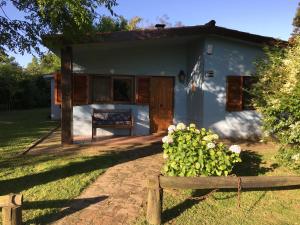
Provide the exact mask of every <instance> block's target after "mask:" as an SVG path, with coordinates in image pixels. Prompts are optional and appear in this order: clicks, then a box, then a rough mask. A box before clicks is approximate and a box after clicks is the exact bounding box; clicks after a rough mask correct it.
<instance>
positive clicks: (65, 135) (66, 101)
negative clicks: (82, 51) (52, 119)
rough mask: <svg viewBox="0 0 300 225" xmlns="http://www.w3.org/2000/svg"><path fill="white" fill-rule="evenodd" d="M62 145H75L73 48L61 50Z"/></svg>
mask: <svg viewBox="0 0 300 225" xmlns="http://www.w3.org/2000/svg"><path fill="white" fill-rule="evenodd" d="M61 73H62V78H61V96H62V104H61V143H62V144H63V145H70V144H72V143H73V102H72V87H73V84H72V83H73V79H72V78H73V75H72V73H73V68H72V47H70V46H64V47H62V48H61Z"/></svg>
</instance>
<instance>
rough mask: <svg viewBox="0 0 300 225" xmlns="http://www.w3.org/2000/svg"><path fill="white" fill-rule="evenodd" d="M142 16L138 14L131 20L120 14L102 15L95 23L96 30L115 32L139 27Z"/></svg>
mask: <svg viewBox="0 0 300 225" xmlns="http://www.w3.org/2000/svg"><path fill="white" fill-rule="evenodd" d="M141 21H142V18H140V17H138V16H136V17H133V18H132V19H131V20H129V21H128V20H126V19H125V18H124V17H122V16H119V17H116V18H113V17H110V16H102V17H100V19H99V21H98V22H97V23H96V24H95V28H94V29H95V31H97V32H115V31H128V30H136V29H138V24H139V23H140V22H141Z"/></svg>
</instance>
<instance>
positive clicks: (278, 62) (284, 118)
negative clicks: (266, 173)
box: [252, 36, 300, 161]
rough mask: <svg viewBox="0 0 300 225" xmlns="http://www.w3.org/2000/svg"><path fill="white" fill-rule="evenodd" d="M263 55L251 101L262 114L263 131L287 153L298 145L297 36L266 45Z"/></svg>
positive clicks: (299, 51) (299, 82) (299, 78)
mask: <svg viewBox="0 0 300 225" xmlns="http://www.w3.org/2000/svg"><path fill="white" fill-rule="evenodd" d="M266 56H267V59H266V60H261V61H259V62H258V63H257V80H258V81H257V83H256V84H255V85H254V88H253V90H252V92H253V95H254V96H255V98H254V103H255V105H256V108H257V109H258V111H259V112H260V113H261V114H262V116H263V120H262V122H263V129H264V132H265V135H267V136H271V137H275V138H276V139H277V140H278V141H279V142H280V143H281V144H282V147H283V149H284V150H282V151H281V152H280V154H287V155H290V151H296V149H299V148H300V37H299V36H295V37H294V38H293V42H292V43H290V44H289V45H288V46H287V47H286V48H282V47H280V46H276V47H274V48H266ZM289 148H290V149H289ZM285 151H287V152H285ZM284 152H285V153H284ZM282 159H287V158H286V156H284V155H283V156H282ZM281 161H282V160H281Z"/></svg>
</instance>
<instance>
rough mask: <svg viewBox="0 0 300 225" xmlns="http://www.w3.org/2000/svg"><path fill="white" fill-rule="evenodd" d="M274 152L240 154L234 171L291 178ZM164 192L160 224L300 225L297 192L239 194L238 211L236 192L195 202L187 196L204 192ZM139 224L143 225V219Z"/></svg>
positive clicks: (299, 200)
mask: <svg viewBox="0 0 300 225" xmlns="http://www.w3.org/2000/svg"><path fill="white" fill-rule="evenodd" d="M275 154H276V149H267V150H266V151H262V152H259V153H256V152H253V151H247V152H244V153H243V163H242V164H241V165H240V166H239V167H238V168H237V169H236V171H235V173H236V174H238V175H270V176H276V175H295V174H294V173H293V172H291V171H288V170H287V169H286V168H283V167H280V166H279V165H277V164H276V161H275V160H274V155H275ZM179 193H180V194H178V192H175V193H174V191H170V190H169V191H168V190H166V191H164V199H163V213H162V221H163V224H176V225H179V224H182V225H198V224H207V225H208V224H209V225H219V224H220V225H221V224H222V225H223V224H226V225H240V224H242V225H253V224H255V225H269V224H278V225H279V224H282V225H287V224H290V225H292V224H293V225H294V224H300V220H299V218H300V190H299V189H298V190H297V189H294V190H273V191H271V190H260V191H247V192H242V193H241V208H238V207H237V192H236V191H235V190H232V191H227V192H226V191H218V192H216V193H214V194H213V195H212V196H210V197H209V198H207V199H205V200H202V201H197V200H189V199H187V197H189V196H202V195H204V194H206V193H207V191H203V190H202V191H195V190H186V191H181V192H179ZM136 224H139V225H142V224H147V222H146V221H145V216H142V217H141V218H139V219H138V221H137V223H136Z"/></svg>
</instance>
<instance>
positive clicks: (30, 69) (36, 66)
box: [25, 52, 60, 75]
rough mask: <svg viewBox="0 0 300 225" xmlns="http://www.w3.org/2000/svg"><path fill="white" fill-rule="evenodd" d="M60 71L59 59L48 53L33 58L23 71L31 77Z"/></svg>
mask: <svg viewBox="0 0 300 225" xmlns="http://www.w3.org/2000/svg"><path fill="white" fill-rule="evenodd" d="M57 70H60V58H58V57H57V56H56V55H54V54H53V53H51V52H49V53H47V54H45V55H43V56H41V57H40V58H37V57H35V56H34V57H33V58H32V60H31V62H30V63H28V65H27V67H26V69H25V71H26V72H27V73H28V74H31V75H41V74H48V73H52V72H55V71H57Z"/></svg>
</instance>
